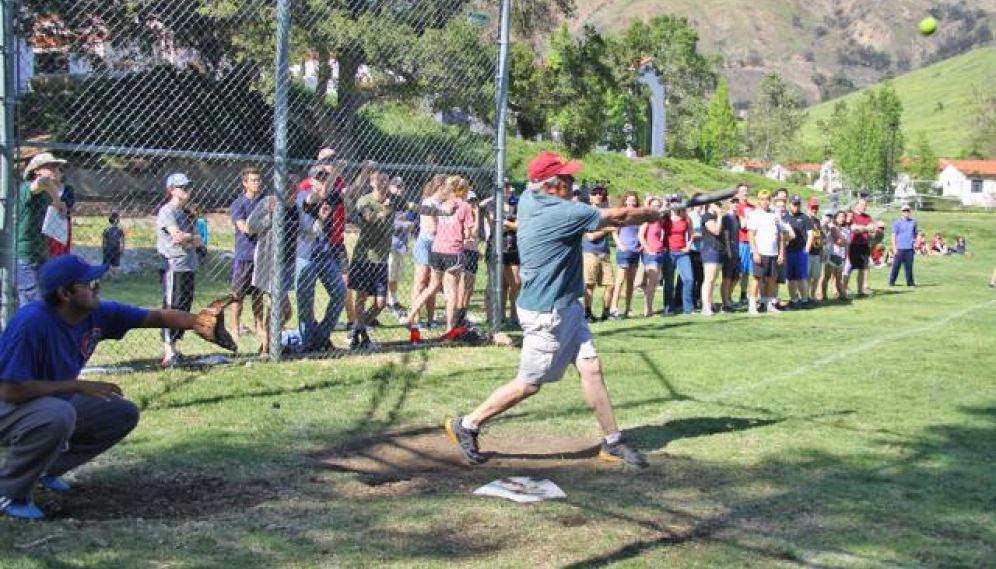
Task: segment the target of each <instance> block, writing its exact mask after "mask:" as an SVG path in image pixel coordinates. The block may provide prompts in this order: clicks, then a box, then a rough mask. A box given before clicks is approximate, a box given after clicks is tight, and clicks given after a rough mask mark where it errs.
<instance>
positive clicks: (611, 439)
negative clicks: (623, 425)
mask: <svg viewBox="0 0 996 569" xmlns="http://www.w3.org/2000/svg"><path fill="white" fill-rule="evenodd" d="M621 440H622V431H616V432H614V433H612V434H611V435H605V444H607V445H614V444H616V443H618V442H619V441H621Z"/></svg>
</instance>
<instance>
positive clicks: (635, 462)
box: [598, 439, 650, 468]
mask: <svg viewBox="0 0 996 569" xmlns="http://www.w3.org/2000/svg"><path fill="white" fill-rule="evenodd" d="M598 458H600V459H601V460H604V461H605V462H613V463H615V462H621V463H622V464H623V466H635V467H637V468H647V467H648V466H650V463H648V462H647V458H646V457H645V456H643V453H641V452H640V451H638V450H636V449H635V448H633V447H631V446H629V445H628V444H626V440H625V439H620V440H619V442H617V443H615V444H611V445H610V444H609V443H607V442H605V439H602V448H601V450H599V451H598Z"/></svg>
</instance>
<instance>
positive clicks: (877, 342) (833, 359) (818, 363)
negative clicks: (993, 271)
mask: <svg viewBox="0 0 996 569" xmlns="http://www.w3.org/2000/svg"><path fill="white" fill-rule="evenodd" d="M994 305H996V300H990V301H988V302H983V303H981V304H976V305H973V306H970V307H968V308H964V309H962V310H959V311H957V312H952V313H951V314H948V315H947V316H945V317H944V318H942V319H940V320H937V321H935V322H932V323H930V324H927V325H925V326H921V327H920V328H913V329H911V330H907V331H904V332H898V333H895V334H890V335H888V336H882V337H879V338H876V339H874V340H872V341H869V342H864V343H862V344H861V345H859V346H856V347H854V348H850V349H848V350H844V351H842V352H839V353H836V354H833V355H831V356H827V357H825V358H821V359H818V360H815V361H813V362H812V363H809V364H806V365H803V366H799V367H797V368H795V369H793V370H791V371H788V372H785V373H782V374H779V375H775V376H771V377H766V378H761V379H759V380H758V381H754V382H752V383H749V384H747V385H741V386H738V387H734V388H731V389H727V390H724V391H722V392H720V393H718V394H716V395H714V396H712V397H705V398H703V399H701V401H702V402H708V403H718V402H720V401H722V400H723V399H726V398H727V397H732V396H734V395H739V394H741V393H743V392H745V391H751V390H754V389H757V388H759V387H765V386H767V385H770V384H772V383H775V382H776V381H783V380H786V379H792V378H793V377H798V376H800V375H804V374H807V373H809V372H811V371H814V370H817V369H820V368H822V367H826V366H828V365H831V364H835V363H838V362H840V361H842V360H844V359H847V358H849V357H851V356H854V355H856V354H860V353H862V352H867V351H869V350H873V349H875V348H877V347H879V346H881V345H882V344H885V343H887V342H894V341H896V340H902V339H905V338H910V337H913V336H919V335H922V334H924V333H925V332H931V331H933V330H934V329H936V328H941V327H943V326H946V325H947V324H948V323H949V322H951V321H953V320H957V319H959V318H961V317H963V316H965V315H967V314H971V313H973V312H975V311H977V310H980V309H985V308H989V307H992V306H994Z"/></svg>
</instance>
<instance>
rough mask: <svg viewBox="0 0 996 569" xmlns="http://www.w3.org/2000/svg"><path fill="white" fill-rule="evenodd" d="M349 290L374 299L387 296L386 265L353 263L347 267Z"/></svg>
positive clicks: (364, 262) (362, 262)
mask: <svg viewBox="0 0 996 569" xmlns="http://www.w3.org/2000/svg"><path fill="white" fill-rule="evenodd" d="M349 288H350V290H355V291H359V292H365V293H367V294H370V295H373V296H376V297H384V296H387V263H368V262H367V261H356V262H354V263H353V264H352V265H350V266H349Z"/></svg>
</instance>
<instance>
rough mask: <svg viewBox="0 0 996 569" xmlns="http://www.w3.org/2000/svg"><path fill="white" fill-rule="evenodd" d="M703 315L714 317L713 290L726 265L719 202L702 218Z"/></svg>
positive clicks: (710, 207) (709, 208)
mask: <svg viewBox="0 0 996 569" xmlns="http://www.w3.org/2000/svg"><path fill="white" fill-rule="evenodd" d="M701 255H702V292H701V295H702V314H703V315H704V316H712V315H713V310H712V289H713V287H714V286H715V284H716V280H717V279H718V278H719V274H720V271H721V270H722V268H723V265H724V264H725V263H726V260H727V259H726V245H725V243H724V241H723V206H722V205H720V203H719V202H715V203H711V204H709V205H708V206H707V209H706V212H705V214H704V215H703V216H702V249H701Z"/></svg>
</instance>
